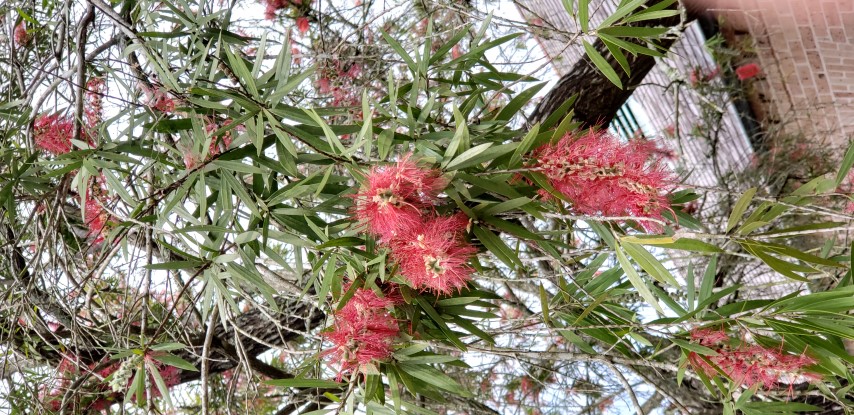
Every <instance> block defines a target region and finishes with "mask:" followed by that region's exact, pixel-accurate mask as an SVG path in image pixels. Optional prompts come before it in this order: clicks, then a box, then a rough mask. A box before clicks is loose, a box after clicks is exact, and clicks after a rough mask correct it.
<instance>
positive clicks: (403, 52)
mask: <svg viewBox="0 0 854 415" xmlns="http://www.w3.org/2000/svg"><path fill="white" fill-rule="evenodd" d="M380 34H381V35H382V37H383V39H385V41H386V43H388V44H389V46H391V48H392V49H394V51H395V52H396V53H397V55H398V56H400V58H401V59H403V61H404V62H406V66H408V67H409V70H410V71H411V72H412V74H413V75H415V74H417V73H418V65H416V64H415V61H414V60H412V57H411V56H409V54H408V53H406V50H405V49H403V47H402V46H400V43H398V42H397V41H396V40H395V39H394V38H393V37H391V36H389V35H388V33H386V32H385V30H383V31H380Z"/></svg>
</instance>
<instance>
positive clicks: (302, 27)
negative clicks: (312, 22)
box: [297, 16, 309, 34]
mask: <svg viewBox="0 0 854 415" xmlns="http://www.w3.org/2000/svg"><path fill="white" fill-rule="evenodd" d="M308 29H309V25H308V17H305V16H302V17H298V18H297V30H299V32H300V33H301V34H305V33H306V32H308Z"/></svg>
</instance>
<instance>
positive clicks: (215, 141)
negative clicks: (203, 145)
mask: <svg viewBox="0 0 854 415" xmlns="http://www.w3.org/2000/svg"><path fill="white" fill-rule="evenodd" d="M227 125H231V120H225V121H224V122H223V123H222V126H223V127H225V126H227ZM219 128H220V126H219V125H218V124H217V123H216V120H209V121H208V122H207V123H206V124H205V132H206V133H208V134H213V133H214V132H215V131H216V130H218V129H219ZM237 128H240V126H238V127H237ZM231 141H232V137H231V130H229V131H226V132H225V133H223V134H222V136H218V137H212V138H211V144H210V146H209V148H208V157H209V158H210V157H213V156H216V155H218V154H220V153H222V152H224V151H226V150H228V147H229V146H231Z"/></svg>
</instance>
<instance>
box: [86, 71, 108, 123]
mask: <svg viewBox="0 0 854 415" xmlns="http://www.w3.org/2000/svg"><path fill="white" fill-rule="evenodd" d="M106 88H107V84H106V83H105V82H104V78H92V79H90V80H89V82H87V83H86V109H85V115H86V125H88V126H89V128H93V129H94V128H95V127H96V126H97V125H98V124H100V123H101V119H102V117H103V110H104V107H103V102H102V101H103V95H104V91H105V90H106Z"/></svg>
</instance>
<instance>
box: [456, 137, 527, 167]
mask: <svg viewBox="0 0 854 415" xmlns="http://www.w3.org/2000/svg"><path fill="white" fill-rule="evenodd" d="M517 146H518V144H517V143H509V144H500V145H497V146H492V143H483V144H481V145H478V146H475V147H472V148H470V149H468V150H467V151H465V152H464V153H463V154H460V155H459V156H457V157H456V158H455V159H454V160H453V161H451V162H450V163H448V166H447V167H446V168H445V170H448V171H450V170H461V169H465V168H468V167H472V166H476V165H478V164H481V163H484V162H487V161H490V160H494V159H496V158H498V157H501V156H503V155H505V154H507V153H509V152H511V151H513V150H515V149H516V147H517Z"/></svg>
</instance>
